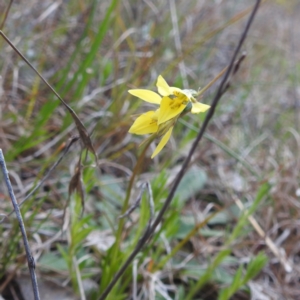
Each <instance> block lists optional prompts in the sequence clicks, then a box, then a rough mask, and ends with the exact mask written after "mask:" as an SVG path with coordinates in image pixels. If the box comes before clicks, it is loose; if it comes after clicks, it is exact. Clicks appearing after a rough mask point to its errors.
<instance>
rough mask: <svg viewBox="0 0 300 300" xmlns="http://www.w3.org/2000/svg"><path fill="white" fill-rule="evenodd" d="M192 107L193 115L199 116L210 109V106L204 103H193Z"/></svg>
mask: <svg viewBox="0 0 300 300" xmlns="http://www.w3.org/2000/svg"><path fill="white" fill-rule="evenodd" d="M192 105H193V107H192V110H191V113H192V114H199V113H201V112H205V111H207V110H208V109H210V106H209V105H207V104H203V103H199V102H196V103H192Z"/></svg>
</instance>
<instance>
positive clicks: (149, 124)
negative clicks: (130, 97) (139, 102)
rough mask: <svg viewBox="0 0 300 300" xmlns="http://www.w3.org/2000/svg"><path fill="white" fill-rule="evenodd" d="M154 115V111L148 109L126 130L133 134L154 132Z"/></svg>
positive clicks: (156, 127) (155, 125)
mask: <svg viewBox="0 0 300 300" xmlns="http://www.w3.org/2000/svg"><path fill="white" fill-rule="evenodd" d="M154 116H155V111H148V112H146V113H144V114H142V115H141V116H139V117H138V118H137V119H136V120H135V121H134V123H133V124H132V126H131V127H130V129H129V131H128V132H130V133H135V134H148V133H154V132H156V131H157V129H158V125H157V121H156V119H155V117H154ZM153 117H154V118H153Z"/></svg>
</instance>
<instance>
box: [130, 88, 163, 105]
mask: <svg viewBox="0 0 300 300" xmlns="http://www.w3.org/2000/svg"><path fill="white" fill-rule="evenodd" d="M128 93H130V94H131V95H133V96H136V97H138V98H140V99H142V100H144V101H147V102H149V103H154V104H160V101H161V97H160V96H159V95H158V94H156V93H155V92H152V91H149V90H141V89H137V90H129V91H128Z"/></svg>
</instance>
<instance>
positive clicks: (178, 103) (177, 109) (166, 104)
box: [157, 97, 187, 125]
mask: <svg viewBox="0 0 300 300" xmlns="http://www.w3.org/2000/svg"><path fill="white" fill-rule="evenodd" d="M186 105H187V102H185V101H182V99H181V98H177V97H175V98H174V99H171V98H170V97H163V98H162V100H161V103H160V111H159V113H158V120H157V124H158V125H160V124H162V123H164V122H166V121H168V120H170V119H172V118H174V117H176V116H178V115H179V114H181V113H182V111H183V110H184V109H185V107H186Z"/></svg>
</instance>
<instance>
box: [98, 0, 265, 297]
mask: <svg viewBox="0 0 300 300" xmlns="http://www.w3.org/2000/svg"><path fill="white" fill-rule="evenodd" d="M260 2H261V0H257V1H256V4H255V6H254V8H253V10H252V13H251V15H250V17H249V19H248V22H247V25H246V27H245V29H244V31H243V33H242V35H241V38H240V40H239V43H238V45H237V47H236V49H235V51H234V54H233V56H232V59H231V61H230V64H229V67H228V69H227V71H226V73H225V75H224V77H223V80H222V82H221V83H220V86H219V88H218V90H217V93H216V95H215V97H214V99H213V102H212V105H211V108H210V110H209V111H208V113H207V115H206V118H205V120H204V122H203V125H202V127H201V129H200V131H199V133H198V135H197V137H196V140H195V141H194V143H193V145H192V148H191V149H190V151H189V154H188V156H187V157H186V159H185V161H184V163H183V164H182V167H181V169H180V171H179V172H178V174H177V176H176V179H175V182H174V184H173V186H172V188H171V190H170V192H169V195H168V197H167V199H166V201H165V203H164V205H163V207H162V209H161V210H160V212H159V214H158V216H157V217H156V219H155V221H154V223H153V225H152V226H151V228H150V230H149V231H148V232H147V234H144V236H143V237H142V238H141V239H140V240H139V242H138V244H137V246H136V248H135V249H134V250H133V251H132V253H131V254H130V256H129V257H128V258H127V260H126V261H125V263H124V264H123V265H122V267H121V268H120V269H119V271H118V272H117V273H116V274H115V276H114V278H113V279H112V281H111V282H110V284H109V285H108V286H107V288H106V289H105V290H104V292H103V294H102V295H101V296H100V298H99V300H104V299H105V298H106V297H107V296H108V294H109V292H110V291H111V290H112V288H113V287H114V285H115V284H116V282H117V281H118V279H119V278H120V277H121V276H122V275H123V273H124V272H125V271H126V269H127V268H128V266H129V265H130V264H131V262H132V260H133V259H134V258H135V256H136V255H137V254H138V253H139V252H140V250H141V249H142V247H143V246H144V245H145V243H146V242H147V240H148V239H149V237H150V236H151V235H152V234H153V232H154V231H155V229H156V227H157V226H158V224H159V223H160V222H161V220H162V218H163V216H164V214H165V212H166V210H167V209H168V207H169V205H170V203H171V201H172V199H173V197H174V195H175V192H176V189H177V187H178V185H179V183H180V181H181V179H182V178H183V175H184V173H185V171H186V169H187V167H188V165H189V163H190V160H191V158H192V155H193V153H194V152H195V150H196V148H197V146H198V144H199V142H200V140H201V139H202V137H203V135H204V132H205V130H206V128H207V126H208V123H209V121H210V120H211V118H212V117H213V115H214V113H215V109H216V107H217V105H218V103H219V101H220V99H221V97H222V95H223V93H224V88H225V87H226V84H227V83H228V79H229V77H230V74H232V70H233V68H234V64H235V61H236V59H237V56H238V53H239V52H240V50H241V47H242V45H243V43H244V41H245V39H246V37H247V34H248V31H249V28H250V26H251V24H252V22H253V20H254V17H255V14H256V12H257V10H258V7H259V5H260Z"/></svg>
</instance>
